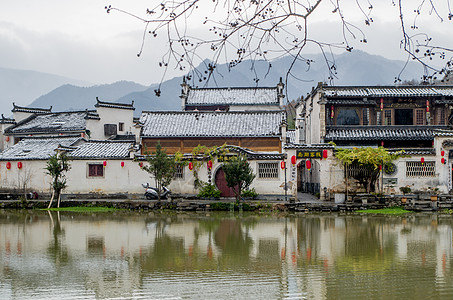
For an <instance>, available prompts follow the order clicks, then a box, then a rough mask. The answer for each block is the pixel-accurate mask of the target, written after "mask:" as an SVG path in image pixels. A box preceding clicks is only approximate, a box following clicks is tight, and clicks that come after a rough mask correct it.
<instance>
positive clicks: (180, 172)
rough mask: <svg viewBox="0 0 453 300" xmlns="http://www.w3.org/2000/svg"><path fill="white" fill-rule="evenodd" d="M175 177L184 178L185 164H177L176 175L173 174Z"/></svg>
mask: <svg viewBox="0 0 453 300" xmlns="http://www.w3.org/2000/svg"><path fill="white" fill-rule="evenodd" d="M173 178H174V179H176V180H177V179H184V166H183V165H176V171H175V175H174V176H173Z"/></svg>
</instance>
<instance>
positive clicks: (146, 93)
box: [30, 51, 423, 115]
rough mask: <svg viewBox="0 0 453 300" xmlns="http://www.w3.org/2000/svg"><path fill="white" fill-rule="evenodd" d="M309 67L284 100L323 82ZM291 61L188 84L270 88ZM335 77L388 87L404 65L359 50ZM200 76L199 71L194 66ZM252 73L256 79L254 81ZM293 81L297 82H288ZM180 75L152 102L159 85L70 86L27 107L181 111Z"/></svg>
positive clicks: (295, 72)
mask: <svg viewBox="0 0 453 300" xmlns="http://www.w3.org/2000/svg"><path fill="white" fill-rule="evenodd" d="M308 58H309V59H311V60H312V61H313V63H311V64H310V65H308V64H306V63H305V62H299V63H298V64H296V65H295V66H294V67H293V69H292V75H291V76H290V77H289V79H290V80H289V82H288V86H287V87H286V90H287V97H288V100H295V99H297V98H299V97H304V96H305V95H306V94H307V93H308V92H310V91H311V89H312V88H313V87H315V86H316V85H317V83H318V82H328V77H329V72H328V69H327V67H326V61H325V59H324V57H323V56H322V55H321V54H317V55H310V56H309V57H308ZM291 62H292V60H291V58H290V57H283V58H280V59H277V60H274V61H271V62H265V61H256V62H254V64H253V66H254V69H252V63H251V62H250V61H244V62H242V63H241V64H239V65H237V66H236V67H234V68H232V69H230V70H229V69H228V67H227V65H226V64H223V65H218V66H217V68H216V70H215V71H214V73H213V76H212V78H211V80H210V81H209V83H208V84H206V83H205V82H204V81H201V82H199V81H197V78H192V79H191V81H189V82H188V83H189V84H190V85H192V86H199V87H215V86H218V87H253V86H264V87H272V86H276V84H277V83H278V82H279V79H280V77H283V79H285V76H286V73H287V69H288V66H289V65H290V64H291ZM335 63H336V64H335V66H336V72H337V74H336V78H334V80H333V84H334V85H358V86H360V85H393V82H394V79H395V77H396V76H398V74H399V73H400V72H401V70H402V69H403V68H404V65H405V62H404V61H397V60H389V59H386V58H384V57H381V56H378V55H370V54H368V53H365V52H362V51H353V52H351V53H349V52H347V53H343V54H341V55H337V56H336V57H335ZM199 71H200V72H201V74H203V73H204V69H203V67H202V65H201V66H199ZM422 72H423V69H422V67H421V66H420V65H418V64H416V63H412V62H410V63H409V64H408V65H407V67H406V68H405V69H404V72H403V74H402V76H401V77H402V79H403V80H412V79H418V78H420V76H421V74H422ZM257 74H258V78H259V80H258V81H256V77H257ZM294 78H297V79H294ZM181 83H182V76H180V77H175V78H172V79H169V80H167V81H165V82H163V83H162V84H161V85H160V90H161V95H160V97H157V96H156V94H155V92H154V90H156V89H158V88H159V84H152V85H150V86H149V87H145V86H143V85H140V84H137V83H134V82H130V81H119V82H115V83H112V84H105V85H96V86H90V87H79V86H76V85H73V84H65V85H62V86H60V87H58V88H56V89H54V90H52V91H51V92H49V93H47V94H45V95H42V96H40V97H38V98H37V99H36V100H35V101H33V102H32V103H31V104H30V106H32V107H49V106H52V107H53V111H63V110H81V109H82V110H83V109H86V108H88V109H92V108H94V104H95V103H96V100H95V99H96V97H99V99H100V100H103V101H112V102H122V103H130V102H131V101H132V100H134V106H135V108H136V110H135V115H139V114H140V113H141V111H144V110H147V111H159V110H177V111H178V110H181V99H180V98H179V95H180V93H181V87H180V84H181Z"/></svg>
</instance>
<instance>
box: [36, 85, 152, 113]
mask: <svg viewBox="0 0 453 300" xmlns="http://www.w3.org/2000/svg"><path fill="white" fill-rule="evenodd" d="M146 89H147V87H146V86H144V85H140V84H138V83H135V82H131V81H118V82H114V83H112V84H102V85H94V86H90V87H79V86H74V85H71V84H65V85H62V86H60V87H58V88H56V89H54V90H53V91H51V92H50V93H47V94H45V95H43V96H41V97H39V98H37V99H36V100H35V101H33V102H32V103H31V104H30V106H31V107H43V108H47V107H50V106H52V111H65V110H84V109H87V108H88V109H94V105H95V104H96V97H99V100H101V101H114V100H116V99H118V98H121V97H122V96H124V95H130V94H131V93H134V92H141V91H144V90H146ZM132 100H133V98H131V97H128V100H125V101H124V102H125V103H130V102H131V101H132Z"/></svg>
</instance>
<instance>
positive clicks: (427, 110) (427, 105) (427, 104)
mask: <svg viewBox="0 0 453 300" xmlns="http://www.w3.org/2000/svg"><path fill="white" fill-rule="evenodd" d="M426 112H428V113H429V100H426Z"/></svg>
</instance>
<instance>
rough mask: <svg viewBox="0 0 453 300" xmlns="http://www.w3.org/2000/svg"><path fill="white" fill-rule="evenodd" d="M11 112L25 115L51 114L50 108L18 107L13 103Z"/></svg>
mask: <svg viewBox="0 0 453 300" xmlns="http://www.w3.org/2000/svg"><path fill="white" fill-rule="evenodd" d="M11 111H12V112H26V113H32V114H43V113H49V112H51V111H52V106H51V107H50V108H38V107H24V106H18V105H16V104H15V103H14V102H13V109H12V110H11Z"/></svg>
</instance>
